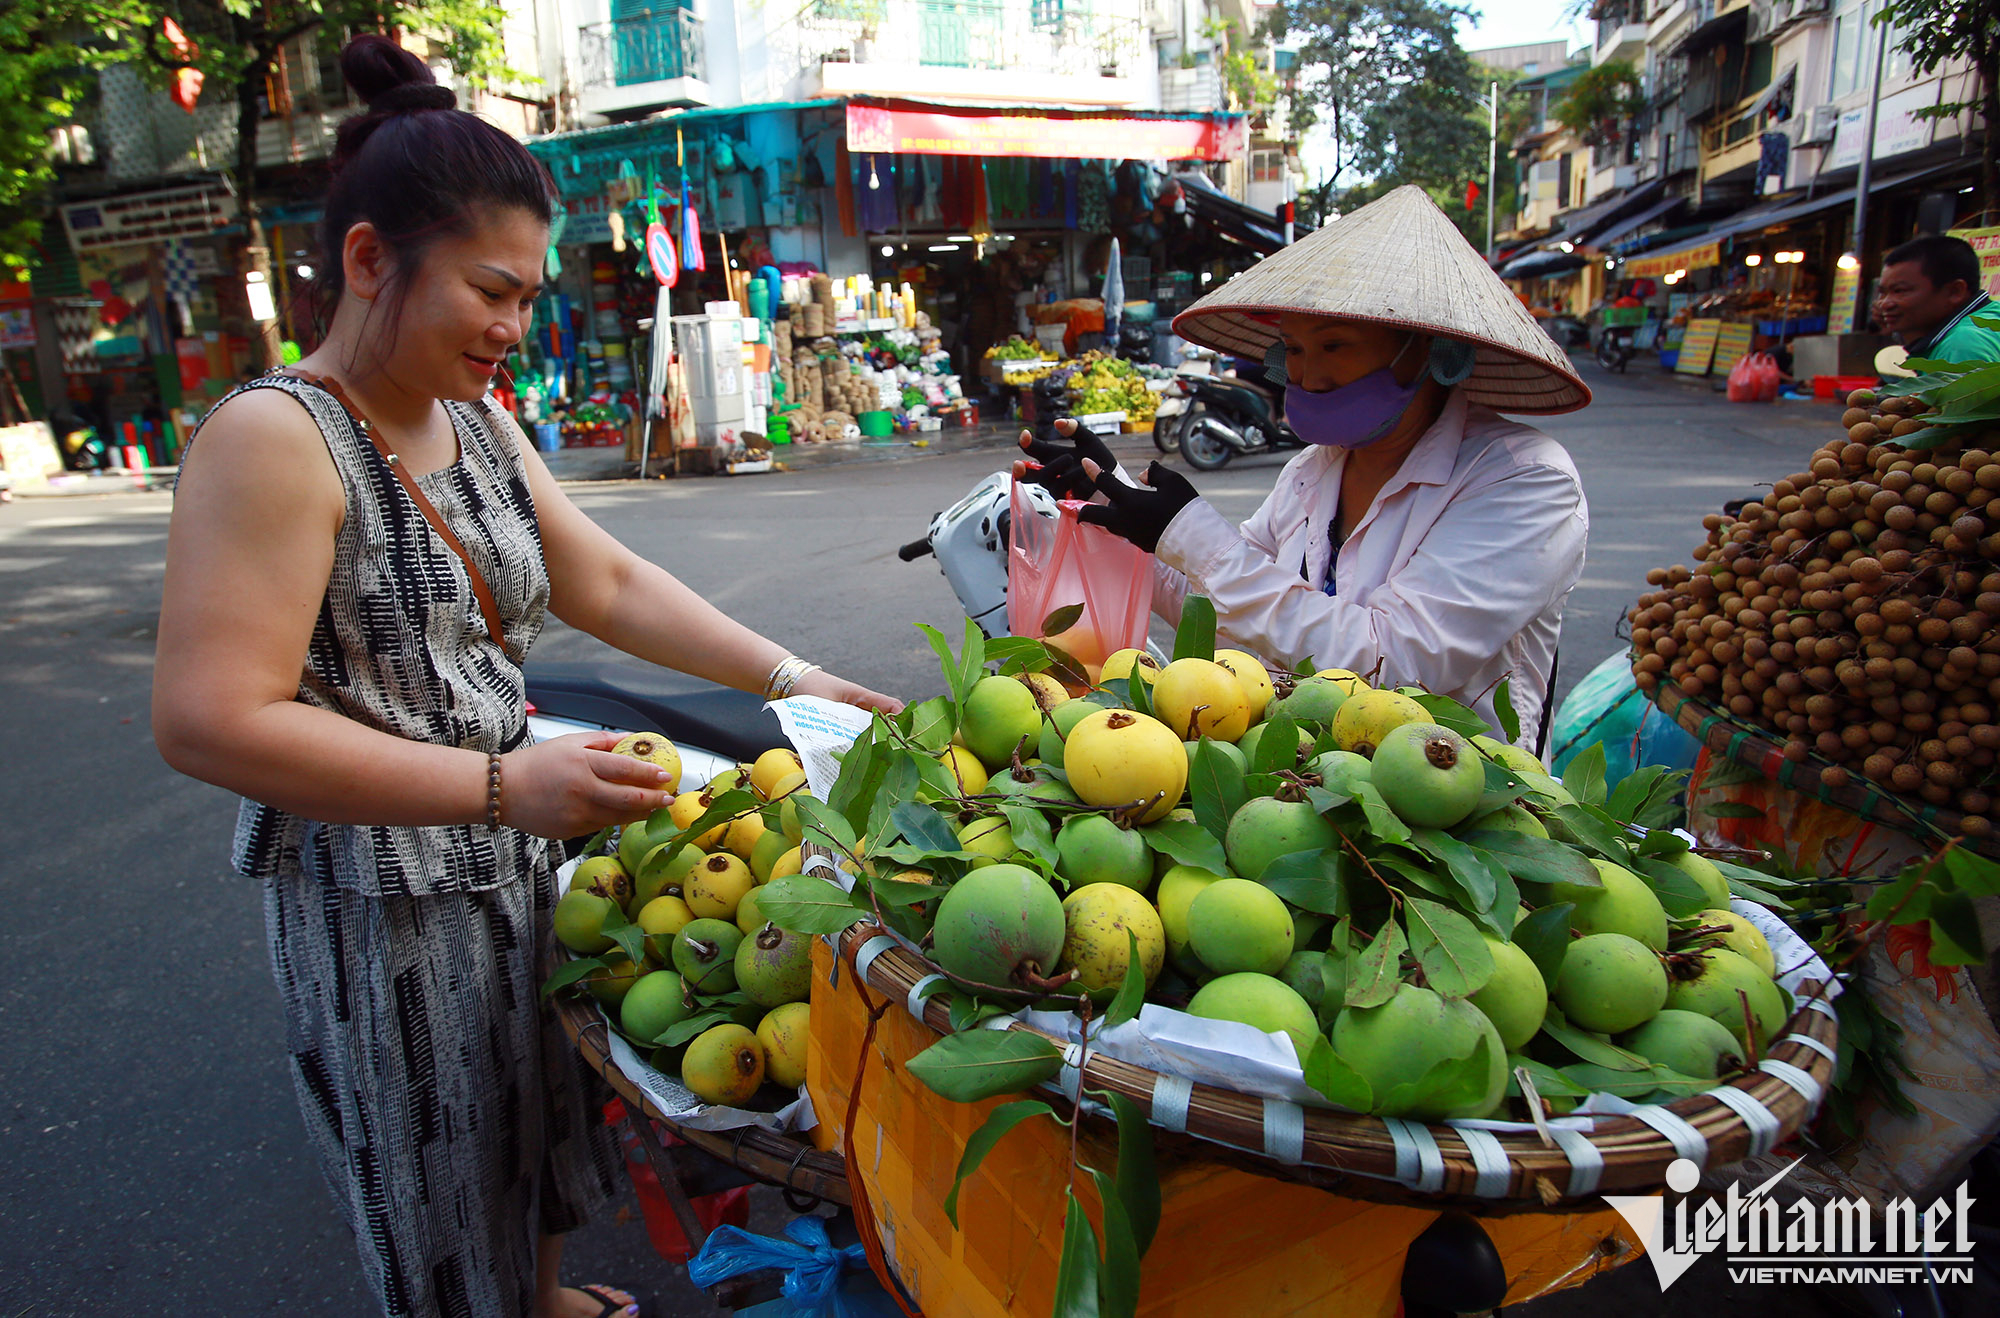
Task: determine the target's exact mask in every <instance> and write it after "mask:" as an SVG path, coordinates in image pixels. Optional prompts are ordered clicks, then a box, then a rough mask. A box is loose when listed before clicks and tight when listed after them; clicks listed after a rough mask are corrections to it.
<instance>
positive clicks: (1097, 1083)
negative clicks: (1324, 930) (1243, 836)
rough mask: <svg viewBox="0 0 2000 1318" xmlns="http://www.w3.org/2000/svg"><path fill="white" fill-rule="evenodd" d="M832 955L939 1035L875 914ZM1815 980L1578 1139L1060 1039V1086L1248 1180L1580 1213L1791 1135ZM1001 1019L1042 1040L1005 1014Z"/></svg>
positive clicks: (1808, 1091) (1827, 1054) (1481, 1207)
mask: <svg viewBox="0 0 2000 1318" xmlns="http://www.w3.org/2000/svg"><path fill="white" fill-rule="evenodd" d="M839 952H840V954H841V958H842V959H843V960H847V961H849V962H850V963H851V964H852V965H853V966H854V967H855V968H856V970H857V971H858V973H859V974H860V976H861V978H862V980H863V982H865V983H866V984H867V985H868V987H869V988H870V989H872V990H874V991H875V992H877V993H881V994H886V995H887V996H888V997H889V998H891V999H892V1000H893V1001H896V1002H899V1003H902V1004H904V1005H905V1007H906V1009H908V1010H909V1011H910V1014H911V1015H913V1016H916V1017H917V1019H918V1020H919V1021H921V1022H922V1023H923V1025H925V1026H926V1027H928V1029H930V1030H931V1031H934V1032H936V1033H938V1034H945V1033H949V1032H950V1028H951V1027H950V1024H949V1008H948V1007H947V1006H946V1005H945V1003H944V1001H943V1000H942V998H940V997H936V996H933V997H930V998H928V999H923V1000H917V999H915V998H914V996H913V995H914V994H915V992H916V991H917V990H918V988H919V986H920V985H923V984H925V983H926V982H927V981H929V980H931V979H933V978H934V977H935V976H936V975H937V974H938V968H937V967H936V966H935V965H933V964H932V963H931V962H929V961H927V960H925V959H923V958H922V957H920V956H918V955H917V954H916V953H915V952H912V951H911V950H910V949H909V948H908V947H906V946H904V945H903V944H902V943H900V942H898V941H897V940H896V939H894V938H891V937H889V936H888V935H887V934H885V933H884V932H883V931H882V930H881V929H880V928H879V927H877V926H875V925H873V924H861V925H856V926H854V927H852V928H850V929H849V930H848V931H847V932H846V933H844V934H843V935H841V937H840V943H839ZM1821 987H1822V985H1821V984H1820V983H1819V982H1818V981H1814V980H1808V981H1806V982H1805V983H1803V984H1801V985H1800V991H1799V998H1800V1002H1801V1004H1802V1005H1801V1006H1800V1008H1799V1010H1798V1011H1797V1012H1796V1013H1794V1015H1793V1016H1792V1018H1791V1020H1790V1021H1789V1022H1788V1023H1787V1024H1786V1027H1785V1029H1784V1031H1783V1032H1782V1033H1781V1034H1779V1035H1778V1036H1776V1038H1775V1039H1774V1040H1773V1042H1772V1044H1771V1046H1770V1047H1769V1048H1768V1049H1767V1050H1766V1051H1765V1054H1764V1056H1763V1058H1762V1060H1761V1062H1760V1064H1759V1069H1758V1070H1756V1071H1755V1072H1752V1073H1750V1074H1748V1075H1745V1076H1743V1077H1740V1078H1739V1079H1737V1080H1734V1081H1732V1082H1731V1083H1729V1084H1727V1085H1723V1086H1720V1087H1718V1088H1716V1089H1713V1090H1710V1091H1708V1092H1706V1093H1703V1094H1698V1095H1695V1096H1692V1097H1689V1098H1683V1099H1679V1100H1676V1101H1675V1102H1673V1103H1670V1104H1662V1105H1656V1106H1643V1107H1640V1108H1638V1109H1636V1110H1635V1112H1634V1114H1633V1115H1630V1116H1623V1117H1609V1116H1600V1117H1598V1118H1597V1120H1596V1126H1595V1129H1593V1130H1591V1131H1590V1132H1588V1133H1585V1132H1582V1131H1573V1130H1560V1129H1551V1130H1550V1131H1549V1132H1548V1138H1547V1139H1544V1138H1543V1136H1542V1134H1541V1133H1540V1132H1539V1131H1528V1132H1525V1133H1515V1132H1508V1131H1488V1130H1481V1129H1477V1128H1473V1127H1466V1126H1462V1125H1458V1124H1453V1123H1445V1124H1438V1125H1425V1124H1420V1123H1417V1122H1411V1121H1402V1120H1396V1119H1384V1118H1378V1117H1366V1116H1355V1115H1352V1114H1349V1113H1343V1112H1334V1111H1328V1110H1324V1109H1319V1108H1306V1107H1302V1106H1300V1105H1298V1104H1294V1103H1288V1102H1283V1101H1279V1100H1276V1099H1264V1098H1257V1097H1252V1096H1250V1095H1245V1094H1240V1093H1236V1092H1234V1091H1231V1090H1227V1089H1222V1088H1218V1087H1216V1086H1214V1085H1207V1084H1202V1083H1199V1082H1193V1081H1189V1080H1188V1079H1186V1078H1184V1077H1180V1076H1172V1075H1164V1074H1161V1073H1158V1072H1155V1071H1150V1070H1147V1069H1146V1068H1144V1067H1140V1066H1135V1065H1133V1064H1132V1063H1129V1062H1123V1061H1120V1060H1118V1059H1116V1058H1113V1057H1107V1056H1104V1055H1102V1054H1099V1053H1088V1054H1085V1055H1084V1056H1083V1057H1082V1062H1083V1065H1082V1067H1081V1074H1080V1075H1079V1074H1077V1071H1076V1068H1075V1062H1076V1059H1077V1055H1078V1054H1077V1050H1075V1049H1074V1048H1073V1047H1071V1045H1070V1044H1069V1043H1068V1041H1067V1040H1063V1039H1056V1038H1054V1037H1053V1036H1050V1035H1042V1037H1044V1038H1048V1039H1049V1040H1050V1041H1051V1042H1052V1043H1054V1044H1055V1045H1056V1046H1057V1047H1058V1048H1063V1049H1066V1050H1068V1051H1069V1056H1070V1065H1069V1066H1068V1067H1066V1068H1065V1073H1064V1075H1063V1077H1062V1079H1063V1085H1064V1088H1065V1089H1066V1090H1068V1091H1070V1092H1074V1091H1075V1087H1076V1085H1077V1084H1078V1083H1080V1084H1081V1085H1082V1087H1083V1088H1084V1089H1086V1090H1103V1091H1110V1092H1115V1093H1120V1094H1123V1095H1125V1096H1126V1097H1128V1098H1130V1099H1132V1100H1133V1101H1135V1102H1136V1103H1138V1104H1139V1105H1140V1106H1141V1107H1142V1108H1143V1109H1144V1110H1145V1111H1146V1113H1147V1114H1148V1116H1149V1117H1150V1119H1151V1120H1152V1122H1153V1124H1154V1125H1155V1126H1159V1127H1163V1128H1164V1129H1166V1130H1167V1131H1169V1132H1172V1133H1174V1134H1184V1135H1189V1136H1193V1137H1196V1138H1198V1139H1200V1140H1204V1141H1207V1142H1208V1144H1209V1146H1210V1148H1209V1149H1208V1152H1210V1153H1211V1154H1212V1155H1214V1156H1216V1157H1219V1158H1222V1159H1224V1160H1227V1161H1232V1162H1235V1163H1237V1164H1238V1165H1241V1166H1244V1167H1246V1168H1248V1169H1250V1170H1253V1171H1255V1172H1257V1173H1259V1174H1261V1175H1264V1176H1269V1177H1276V1178H1279V1179H1283V1180H1291V1181H1302V1182H1305V1183H1307V1184H1310V1185H1313V1186H1317V1187H1319V1188H1321V1189H1324V1190H1329V1191H1334V1192H1337V1193H1339V1194H1341V1195H1343V1196H1346V1197H1349V1198H1356V1199H1366V1200H1371V1201H1374V1202H1378V1203H1389V1204H1402V1205H1408V1206H1417V1207H1426V1208H1433V1209H1441V1208H1447V1207H1460V1208H1464V1209H1467V1210H1468V1211H1472V1212H1475V1213H1479V1214H1483V1215H1504V1214H1508V1213H1516V1212H1533V1211H1546V1210H1549V1209H1561V1208H1563V1207H1565V1206H1567V1207H1573V1208H1582V1207H1584V1206H1586V1204H1588V1203H1594V1201H1595V1199H1596V1197H1597V1196H1599V1195H1603V1194H1606V1193H1612V1194H1619V1193H1623V1194H1641V1193H1645V1192H1647V1191H1650V1190H1656V1189H1658V1188H1659V1187H1660V1186H1661V1185H1663V1184H1664V1183H1665V1180H1666V1172H1667V1167H1668V1165H1669V1164H1671V1163H1672V1162H1673V1161H1674V1160H1675V1159H1677V1158H1683V1157H1684V1158H1687V1159H1689V1160H1691V1161H1692V1162H1694V1163H1695V1164H1696V1165H1697V1166H1698V1167H1710V1166H1722V1165H1726V1164H1728V1163H1732V1162H1736V1161H1738V1160H1740V1159H1742V1158H1746V1157H1751V1156H1756V1155H1761V1154H1763V1153H1766V1152H1768V1151H1769V1150H1770V1149H1771V1148H1772V1147H1773V1146H1775V1145H1776V1144H1778V1143H1780V1142H1781V1141H1782V1140H1784V1139H1786V1138H1788V1137H1790V1136H1791V1135H1792V1134H1793V1133H1795V1132H1796V1131H1797V1130H1798V1129H1799V1128H1800V1127H1801V1126H1802V1125H1804V1124H1805V1122H1806V1121H1807V1120H1808V1119H1810V1117H1811V1116H1812V1114H1813V1113H1814V1112H1815V1111H1816V1110H1817V1109H1818V1106H1819V1102H1820V1098H1821V1096H1822V1095H1823V1094H1824V1093H1825V1091H1826V1087H1827V1085H1828V1084H1830V1083H1831V1081H1832V1077H1833V1064H1834V1043H1835V1039H1836V1037H1837V1036H1836V1017H1835V1014H1834V1009H1833V1006H1832V1004H1831V1003H1830V1002H1828V1001H1826V1000H1825V999H1824V998H1820V997H1818V996H1817V995H1818V993H1819V991H1820V989H1821ZM1008 1028H1010V1029H1014V1030H1021V1031H1026V1032H1029V1033H1035V1034H1040V1033H1041V1032H1040V1031H1037V1030H1034V1029H1033V1028H1032V1027H1031V1026H1028V1025H1025V1024H1022V1023H1020V1022H1015V1023H1013V1024H1012V1025H1010V1026H1009V1027H1008Z"/></svg>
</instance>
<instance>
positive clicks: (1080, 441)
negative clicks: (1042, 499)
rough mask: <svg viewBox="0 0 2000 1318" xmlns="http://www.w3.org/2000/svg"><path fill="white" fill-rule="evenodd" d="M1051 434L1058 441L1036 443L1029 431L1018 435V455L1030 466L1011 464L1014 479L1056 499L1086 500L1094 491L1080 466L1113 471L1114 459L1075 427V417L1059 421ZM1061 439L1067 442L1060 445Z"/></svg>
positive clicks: (1097, 441)
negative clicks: (1019, 443) (1020, 454)
mask: <svg viewBox="0 0 2000 1318" xmlns="http://www.w3.org/2000/svg"><path fill="white" fill-rule="evenodd" d="M1055 430H1056V434H1057V436H1058V437H1059V438H1057V439H1055V440H1038V439H1036V438H1035V437H1034V433H1033V432H1032V431H1027V430H1023V431H1022V432H1021V451H1022V452H1023V453H1026V454H1027V455H1028V456H1029V457H1030V458H1032V459H1034V462H1017V463H1015V464H1014V479H1015V480H1022V481H1027V482H1028V483H1029V484H1031V485H1039V486H1041V487H1042V488H1043V489H1045V490H1047V491H1048V492H1049V493H1051V494H1053V495H1055V496H1056V497H1057V498H1058V499H1088V498H1089V497H1090V496H1091V494H1092V493H1093V492H1094V491H1093V490H1092V487H1091V483H1090V478H1089V477H1088V476H1086V475H1084V471H1083V464H1084V463H1085V462H1095V463H1096V464H1097V465H1098V467H1099V468H1100V469H1102V470H1104V471H1116V470H1117V469H1118V458H1117V455H1115V454H1114V453H1112V451H1111V450H1110V449H1109V448H1108V447H1106V445H1105V443H1104V441H1103V440H1102V439H1099V438H1098V437H1097V436H1096V435H1095V434H1093V433H1092V432H1090V431H1088V430H1086V429H1084V428H1083V427H1082V426H1080V425H1079V424H1077V421H1076V418H1075V417H1067V416H1066V417H1062V418H1059V419H1058V420H1057V421H1056V423H1055ZM1065 439H1066V440H1069V441H1070V442H1069V443H1067V444H1065V443H1063V442H1061V441H1062V440H1065ZM1035 463H1040V464H1041V465H1040V466H1039V467H1037V466H1036V465H1035Z"/></svg>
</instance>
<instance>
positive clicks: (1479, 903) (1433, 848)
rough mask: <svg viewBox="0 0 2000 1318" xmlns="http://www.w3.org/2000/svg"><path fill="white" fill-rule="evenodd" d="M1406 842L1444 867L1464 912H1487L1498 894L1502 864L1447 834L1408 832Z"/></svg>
mask: <svg viewBox="0 0 2000 1318" xmlns="http://www.w3.org/2000/svg"><path fill="white" fill-rule="evenodd" d="M1410 841H1411V842H1413V843H1415V844H1416V846H1417V848H1418V849H1419V850H1421V851H1422V852H1423V853H1424V854H1425V855H1427V856H1430V857H1432V858H1433V859H1436V860H1439V861H1442V862H1443V863H1444V867H1445V871H1446V872H1447V873H1448V874H1450V875H1451V878H1452V881H1453V882H1454V883H1456V884H1457V885H1458V887H1459V890H1460V892H1461V893H1462V895H1463V896H1464V899H1465V905H1466V908H1467V909H1468V910H1473V911H1490V910H1492V909H1493V899H1494V897H1495V896H1496V895H1497V894H1498V893H1499V891H1500V878H1501V876H1500V875H1499V874H1498V873H1496V872H1495V871H1497V870H1501V869H1504V867H1505V862H1504V861H1501V860H1498V859H1495V858H1494V857H1492V856H1489V855H1487V854H1486V853H1484V852H1482V851H1479V850H1476V849H1475V848H1473V847H1470V846H1467V845H1466V844H1465V843H1463V842H1461V841H1459V840H1458V839H1457V838H1455V837H1453V836H1452V835H1451V834H1449V833H1446V832H1443V831H1442V830H1440V829H1435V828H1414V829H1411V830H1410Z"/></svg>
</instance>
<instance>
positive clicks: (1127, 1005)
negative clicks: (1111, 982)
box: [1104, 929, 1146, 1030]
mask: <svg viewBox="0 0 2000 1318" xmlns="http://www.w3.org/2000/svg"><path fill="white" fill-rule="evenodd" d="M1125 943H1126V945H1127V947H1128V948H1130V953H1129V955H1128V956H1127V957H1126V960H1125V978H1124V979H1123V981H1122V982H1120V984H1119V985H1118V996H1116V997H1114V998H1112V999H1111V1005H1110V1007H1108V1008H1107V1009H1106V1010H1105V1012H1104V1028H1105V1029H1107V1030H1110V1029H1116V1028H1117V1027H1118V1026H1120V1025H1123V1024H1124V1023H1125V1022H1126V1021H1129V1020H1131V1019H1132V1018H1133V1017H1134V1016H1137V1015H1138V1014H1139V1008H1141V1007H1143V1006H1144V1005H1145V1004H1146V971H1145V967H1143V966H1141V965H1140V964H1139V938H1138V935H1136V934H1134V933H1133V932H1132V931H1131V930H1130V929H1127V930H1126V931H1125Z"/></svg>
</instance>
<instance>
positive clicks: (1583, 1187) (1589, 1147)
mask: <svg viewBox="0 0 2000 1318" xmlns="http://www.w3.org/2000/svg"><path fill="white" fill-rule="evenodd" d="M1549 1134H1551V1135H1553V1136H1554V1137H1555V1141H1556V1145H1557V1147H1559V1148H1560V1149H1561V1150H1562V1151H1563V1156H1564V1157H1566V1158H1568V1159H1569V1188H1568V1189H1567V1190H1565V1191H1564V1192H1563V1193H1564V1194H1566V1195H1568V1196H1569V1197H1570V1198H1571V1199H1582V1198H1584V1197H1585V1196H1587V1195H1589V1194H1591V1193H1593V1192H1594V1191H1595V1190H1596V1189H1597V1182H1598V1179H1599V1178H1600V1177H1602V1176H1603V1175H1604V1154H1603V1153H1602V1152H1600V1151H1599V1150H1598V1147H1597V1146H1596V1145H1595V1144H1593V1143H1591V1140H1590V1136H1588V1135H1586V1134H1584V1133H1583V1132H1582V1131H1580V1130H1571V1129H1569V1128H1568V1127H1566V1126H1556V1127H1554V1128H1552V1129H1551V1130H1550V1131H1549Z"/></svg>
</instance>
